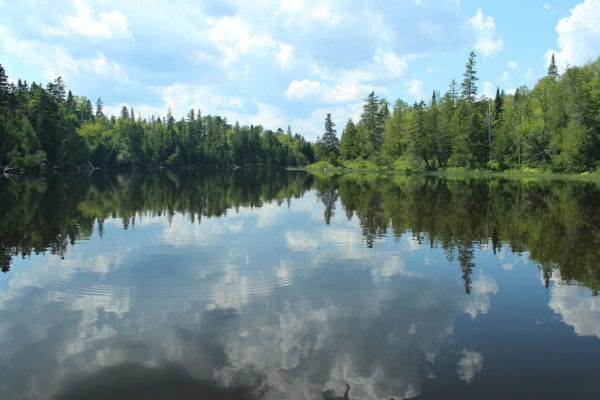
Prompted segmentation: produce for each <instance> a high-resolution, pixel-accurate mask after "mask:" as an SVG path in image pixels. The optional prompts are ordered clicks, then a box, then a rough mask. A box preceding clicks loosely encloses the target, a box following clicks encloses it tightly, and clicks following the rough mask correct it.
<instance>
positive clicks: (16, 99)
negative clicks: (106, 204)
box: [0, 65, 335, 170]
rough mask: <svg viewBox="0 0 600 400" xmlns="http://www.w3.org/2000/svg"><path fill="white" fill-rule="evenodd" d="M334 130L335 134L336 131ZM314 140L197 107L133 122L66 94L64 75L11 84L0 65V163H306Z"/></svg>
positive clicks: (128, 115)
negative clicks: (179, 115)
mask: <svg viewBox="0 0 600 400" xmlns="http://www.w3.org/2000/svg"><path fill="white" fill-rule="evenodd" d="M333 133H335V131H333ZM314 153H315V152H314V149H313V145H312V144H311V143H310V142H307V141H306V140H305V139H304V138H303V137H302V136H300V135H298V134H296V135H293V136H292V133H291V129H289V127H288V134H284V133H283V131H282V130H278V131H277V132H273V131H270V130H264V129H263V128H262V127H261V126H250V127H248V126H244V127H240V126H239V124H236V125H235V127H232V126H231V125H229V124H228V123H227V121H226V120H225V119H224V118H221V117H218V116H210V115H207V116H202V115H201V114H200V112H199V111H198V113H196V112H194V110H191V111H190V113H189V114H188V116H187V119H185V120H184V119H182V120H180V121H176V120H175V118H174V117H173V115H172V114H171V112H170V111H169V112H168V113H167V116H166V117H165V118H156V117H154V116H153V117H152V118H151V119H150V120H147V119H141V118H138V119H137V120H136V119H135V113H134V110H133V109H128V108H127V107H126V106H123V107H122V108H121V112H120V115H119V117H118V118H115V117H111V118H108V117H107V116H105V115H104V111H103V102H102V100H101V99H100V98H98V99H97V100H96V110H95V112H94V110H93V108H92V103H91V101H90V100H89V99H87V98H86V97H80V96H74V95H73V94H72V92H71V91H68V93H66V87H65V83H64V81H63V80H62V78H60V77H59V78H57V79H55V80H54V81H53V82H51V83H49V84H48V85H47V86H46V88H43V87H42V86H40V85H38V84H35V83H34V84H32V85H31V87H28V86H27V84H26V83H22V82H21V81H20V80H19V84H18V85H17V86H14V85H11V84H9V83H8V79H7V76H6V74H5V72H4V69H3V68H2V66H1V65H0V167H10V168H19V169H32V170H41V169H43V168H53V169H62V170H65V169H73V168H77V167H85V168H87V167H89V165H90V164H91V165H93V166H95V167H99V168H104V167H115V166H132V167H152V166H172V167H182V166H185V167H210V168H215V167H221V168H222V167H234V166H248V167H262V168H279V167H286V166H298V165H306V164H309V163H311V162H314V160H315V154H314Z"/></svg>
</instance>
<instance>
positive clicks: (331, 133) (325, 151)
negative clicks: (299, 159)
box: [318, 113, 340, 164]
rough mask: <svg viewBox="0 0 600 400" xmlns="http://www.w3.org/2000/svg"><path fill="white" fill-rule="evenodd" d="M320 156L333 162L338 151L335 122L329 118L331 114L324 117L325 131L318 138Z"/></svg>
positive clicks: (338, 143)
mask: <svg viewBox="0 0 600 400" xmlns="http://www.w3.org/2000/svg"><path fill="white" fill-rule="evenodd" d="M318 145H319V148H320V152H321V154H320V156H321V157H320V158H321V159H326V160H327V161H329V162H331V163H333V164H335V163H337V158H338V156H339V152H340V142H339V140H338V138H337V135H336V130H335V124H334V123H333V121H332V120H331V114H330V113H327V116H326V117H325V132H324V133H323V137H322V138H321V139H320V140H319V143H318Z"/></svg>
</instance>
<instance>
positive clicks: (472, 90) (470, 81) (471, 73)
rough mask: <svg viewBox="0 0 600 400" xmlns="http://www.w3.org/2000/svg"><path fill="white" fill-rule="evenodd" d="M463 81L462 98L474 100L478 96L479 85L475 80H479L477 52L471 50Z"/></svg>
mask: <svg viewBox="0 0 600 400" xmlns="http://www.w3.org/2000/svg"><path fill="white" fill-rule="evenodd" d="M463 78H464V79H463V82H462V84H461V85H460V87H461V98H462V99H463V100H466V101H474V100H475V98H476V96H477V86H476V84H475V82H477V81H478V80H479V78H477V71H476V70H475V52H474V51H471V53H470V54H469V59H468V60H467V64H466V65H465V72H464V74H463Z"/></svg>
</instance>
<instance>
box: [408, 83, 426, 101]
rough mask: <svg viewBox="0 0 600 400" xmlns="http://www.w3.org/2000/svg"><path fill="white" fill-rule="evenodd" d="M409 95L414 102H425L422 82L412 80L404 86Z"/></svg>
mask: <svg viewBox="0 0 600 400" xmlns="http://www.w3.org/2000/svg"><path fill="white" fill-rule="evenodd" d="M404 85H405V86H406V88H407V89H408V94H410V95H411V96H412V97H413V98H414V99H415V100H416V101H421V100H425V98H426V95H425V93H424V92H423V82H422V81H420V80H418V79H414V78H413V79H412V80H410V81H409V82H406V83H405V84H404Z"/></svg>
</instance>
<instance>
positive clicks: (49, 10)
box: [0, 0, 600, 140]
mask: <svg viewBox="0 0 600 400" xmlns="http://www.w3.org/2000/svg"><path fill="white" fill-rule="evenodd" d="M0 10H2V12H1V13H0V64H1V65H2V66H3V67H4V69H5V70H6V73H7V75H8V76H9V79H11V80H12V81H16V80H17V79H19V78H21V79H24V80H27V82H29V83H31V82H32V81H35V82H41V83H43V84H46V83H48V82H50V81H52V80H54V79H55V78H56V77H58V76H61V77H62V78H63V79H64V80H65V82H66V85H67V87H68V89H71V90H72V91H73V93H74V94H75V95H80V96H86V97H88V98H89V99H90V100H92V102H93V103H95V101H96V99H97V98H99V97H100V98H101V99H102V101H103V103H104V111H105V113H109V114H115V115H118V113H119V110H120V109H121V107H122V106H123V105H126V106H128V107H133V108H134V110H135V112H136V115H141V116H142V117H146V118H149V117H150V116H152V115H156V116H164V115H165V114H166V113H167V111H168V110H169V109H170V110H171V112H172V113H173V115H174V116H175V117H176V118H180V117H183V116H185V115H186V114H187V112H188V111H189V110H190V109H192V108H193V109H195V110H198V109H199V110H201V112H202V114H203V115H207V114H211V115H219V116H222V117H225V118H227V120H228V121H229V122H230V123H234V122H235V121H239V122H240V123H241V124H248V125H249V124H254V125H262V126H263V127H264V128H267V129H273V130H275V129H277V128H279V127H281V128H283V129H286V128H287V126H288V125H289V126H290V127H291V129H292V132H294V133H299V134H301V135H303V136H304V137H305V138H307V139H309V140H315V139H316V138H317V137H318V136H319V135H321V134H322V132H323V130H324V128H323V126H324V120H325V116H326V114H327V113H331V115H332V120H333V121H334V123H335V124H336V125H337V126H336V127H337V130H338V135H341V132H342V130H343V127H344V125H345V124H346V122H347V121H348V119H349V118H352V119H353V120H354V121H356V120H358V119H359V118H360V112H361V107H362V104H363V100H364V99H365V98H366V97H367V95H368V94H369V93H370V92H371V91H374V92H375V94H376V95H377V96H379V97H380V98H385V99H387V100H388V101H389V102H390V103H392V104H393V103H395V101H396V100H397V99H402V100H404V101H406V102H408V103H412V102H414V101H419V100H421V99H424V100H427V99H429V98H430V97H431V94H432V92H433V91H434V90H435V91H440V92H441V93H442V94H443V93H444V92H445V91H446V90H447V89H448V87H449V84H450V82H451V81H452V79H455V80H456V81H457V82H459V83H460V81H461V80H462V74H463V72H464V70H465V64H466V61H467V58H468V55H469V52H470V51H471V50H473V51H475V53H476V70H477V76H478V78H479V81H478V93H479V95H487V96H493V95H494V93H495V91H496V88H497V87H499V88H500V89H502V90H505V91H506V92H507V93H510V92H511V91H514V89H516V88H517V87H519V86H521V85H527V86H528V87H532V86H533V85H534V84H535V82H536V81H537V80H538V79H539V78H540V77H542V76H544V75H545V74H546V72H547V68H548V61H549V58H550V56H551V55H552V54H553V53H554V54H555V56H556V60H557V64H558V66H559V70H560V71H562V70H564V68H565V66H567V65H570V66H573V65H582V64H584V63H586V62H588V61H593V60H595V59H596V58H597V57H598V56H600V24H598V21H600V0H584V1H576V0H541V1H538V0H527V1H518V2H517V1H514V0H506V1H491V0H486V1H475V0H389V1H365V0H325V1H318V2H317V1H313V2H310V1H304V0H255V1H252V2H248V1H242V0H218V1H183V0H144V1H141V0H130V1H127V2H123V1H117V0H97V1H85V0H54V1H39V0H38V1H35V0H20V1H13V0H0Z"/></svg>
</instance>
